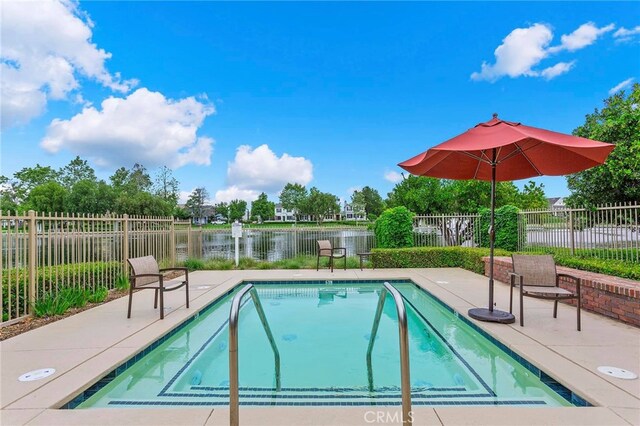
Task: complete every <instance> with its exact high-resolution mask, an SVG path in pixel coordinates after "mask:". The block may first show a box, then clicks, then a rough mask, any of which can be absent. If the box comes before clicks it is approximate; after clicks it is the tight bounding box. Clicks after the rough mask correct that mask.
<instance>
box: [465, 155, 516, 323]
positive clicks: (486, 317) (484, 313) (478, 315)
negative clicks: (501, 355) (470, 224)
mask: <svg viewBox="0 0 640 426" xmlns="http://www.w3.org/2000/svg"><path fill="white" fill-rule="evenodd" d="M492 151H493V153H492V159H491V221H490V222H489V308H473V309H469V316H470V317H471V318H475V319H477V320H478V321H487V322H497V323H501V324H511V323H513V322H515V320H516V317H515V316H513V314H511V313H509V312H505V311H500V310H498V309H493V249H494V246H495V242H496V233H495V229H494V226H495V215H496V165H497V161H496V160H497V152H496V149H495V148H493V150H492Z"/></svg>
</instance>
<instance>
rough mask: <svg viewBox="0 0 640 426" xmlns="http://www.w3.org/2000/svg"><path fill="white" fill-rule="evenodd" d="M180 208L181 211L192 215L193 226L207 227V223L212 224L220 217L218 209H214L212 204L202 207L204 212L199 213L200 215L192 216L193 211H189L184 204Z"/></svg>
mask: <svg viewBox="0 0 640 426" xmlns="http://www.w3.org/2000/svg"><path fill="white" fill-rule="evenodd" d="M178 207H180V208H181V209H184V210H185V211H186V212H187V213H189V214H190V216H191V223H192V224H193V225H198V226H201V225H206V224H207V223H209V222H211V221H212V220H215V219H217V218H218V215H216V209H215V207H213V206H212V205H210V204H205V205H203V206H202V210H201V211H200V212H199V213H198V214H195V215H194V214H192V213H191V211H189V209H188V208H187V206H186V205H184V204H179V205H178Z"/></svg>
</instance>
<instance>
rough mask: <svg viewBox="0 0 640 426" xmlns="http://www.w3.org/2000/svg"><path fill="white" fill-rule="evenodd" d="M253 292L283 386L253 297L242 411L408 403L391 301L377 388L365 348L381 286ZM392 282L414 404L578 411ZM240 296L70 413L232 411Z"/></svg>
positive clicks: (382, 331) (541, 379) (409, 286)
mask: <svg viewBox="0 0 640 426" xmlns="http://www.w3.org/2000/svg"><path fill="white" fill-rule="evenodd" d="M254 284H255V287H256V289H257V292H258V295H259V298H260V300H261V303H262V306H263V308H264V311H265V315H266V317H267V320H268V322H269V325H270V327H271V330H272V332H273V335H274V337H275V340H276V344H277V346H278V349H279V352H280V357H281V380H282V385H281V389H280V390H279V391H278V390H276V386H275V372H274V359H273V353H272V350H271V346H270V345H269V341H268V340H267V338H266V335H265V332H264V329H263V328H262V325H261V323H260V320H259V317H258V315H257V312H256V309H255V306H254V305H253V303H252V302H251V298H249V297H246V298H245V302H244V303H243V304H242V307H241V310H240V317H239V326H238V330H239V364H240V368H239V371H240V375H239V376H240V402H241V404H243V405H399V404H400V402H401V395H400V388H399V384H400V361H399V352H400V351H399V344H398V323H397V314H396V308H395V304H394V302H393V299H392V298H390V297H387V299H386V302H385V305H384V309H383V313H382V318H381V320H380V326H379V330H378V335H377V337H376V342H375V347H374V349H373V357H372V361H373V362H372V364H373V383H374V389H373V391H370V389H369V386H368V375H367V367H366V351H367V346H368V343H369V338H370V333H371V328H372V324H373V320H374V316H375V310H376V307H377V303H378V298H379V294H380V291H381V289H382V282H361V281H348V282H339V281H333V282H322V283H320V282H315V283H305V282H300V283H288V284H277V283H259V282H256V283H254ZM393 285H394V286H395V287H396V288H397V289H398V291H399V292H400V293H401V294H402V296H403V298H404V300H405V304H406V306H407V319H408V327H409V353H410V365H411V383H412V401H413V404H414V405H531V406H534V405H535V406H570V405H572V404H571V402H570V401H571V400H572V398H573V400H574V402H576V401H578V402H580V399H579V398H577V397H575V396H574V395H572V394H571V392H570V391H568V390H567V389H566V388H562V387H559V386H558V385H557V383H555V382H554V381H553V380H552V379H550V378H549V377H548V376H546V375H545V374H544V373H542V372H540V371H539V370H537V369H536V368H535V367H533V366H531V365H530V364H528V363H526V361H524V360H522V359H520V360H519V361H521V362H518V361H517V360H516V359H514V358H513V357H512V355H513V354H509V353H507V352H506V351H505V350H504V349H505V348H504V347H502V348H501V347H500V346H501V345H500V344H496V343H494V342H492V341H490V340H489V339H487V338H486V337H484V336H483V335H482V334H481V333H479V332H478V331H476V330H475V329H474V327H473V326H472V325H470V324H468V323H467V322H466V320H463V319H462V318H461V317H458V316H457V315H456V314H455V313H454V312H452V311H451V310H450V309H448V308H447V307H446V306H444V305H443V304H442V303H440V302H439V301H437V300H436V299H434V298H433V297H431V296H430V295H429V294H428V293H427V292H425V291H424V290H422V289H421V288H419V287H418V286H416V285H415V284H414V283H412V282H410V281H400V282H394V283H393ZM241 287H242V286H238V287H236V288H235V289H234V290H233V291H232V292H230V293H229V294H227V295H225V296H223V297H221V298H220V299H219V300H217V301H216V302H214V303H213V304H212V305H211V306H209V307H208V308H206V309H205V310H203V311H202V312H201V313H200V314H198V315H197V317H196V318H195V319H194V320H192V321H191V322H189V323H188V324H187V325H185V326H183V327H182V328H181V329H180V330H178V331H177V332H175V333H173V334H172V335H171V336H170V337H168V338H165V339H163V340H162V341H160V342H158V344H157V345H156V346H157V347H155V348H154V349H153V350H150V351H145V353H143V354H141V355H139V356H138V357H137V358H139V359H138V360H137V362H135V363H131V365H127V366H123V367H120V368H119V369H118V370H116V371H115V372H113V373H112V374H111V375H110V376H108V377H107V378H105V379H104V380H102V381H101V382H100V383H99V384H98V385H97V386H95V387H94V388H92V389H89V390H88V391H86V392H84V393H83V394H82V395H80V396H79V397H78V398H77V399H76V400H75V401H74V402H73V403H72V404H71V406H77V407H78V408H88V407H122V406H203V405H205V406H214V405H227V404H228V402H229V351H228V344H229V334H228V327H227V325H228V319H229V308H230V304H231V299H232V298H233V295H234V294H235V293H236V292H237V291H238V290H239V288H241ZM507 351H508V350H507ZM516 357H517V356H516ZM115 373H118V374H117V375H116V374H115ZM554 389H555V390H554ZM556 390H559V391H560V393H558V392H556ZM561 393H562V395H561Z"/></svg>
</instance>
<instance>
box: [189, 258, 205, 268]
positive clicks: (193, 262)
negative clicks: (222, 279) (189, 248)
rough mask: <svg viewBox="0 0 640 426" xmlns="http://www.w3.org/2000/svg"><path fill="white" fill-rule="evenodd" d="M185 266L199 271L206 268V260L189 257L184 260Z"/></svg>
mask: <svg viewBox="0 0 640 426" xmlns="http://www.w3.org/2000/svg"><path fill="white" fill-rule="evenodd" d="M184 266H185V268H187V269H189V270H190V271H198V270H200V269H204V261H203V260H202V259H195V258H189V259H187V260H185V261H184Z"/></svg>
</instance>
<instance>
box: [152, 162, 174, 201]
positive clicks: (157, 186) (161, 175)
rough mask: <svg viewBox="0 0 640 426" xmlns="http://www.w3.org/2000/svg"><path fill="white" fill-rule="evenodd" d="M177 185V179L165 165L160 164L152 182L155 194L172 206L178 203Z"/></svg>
mask: <svg viewBox="0 0 640 426" xmlns="http://www.w3.org/2000/svg"><path fill="white" fill-rule="evenodd" d="M179 186H180V183H179V182H178V179H176V178H175V177H174V176H173V172H172V171H171V169H170V168H168V167H167V166H162V167H161V168H160V169H159V170H158V172H157V173H156V178H155V181H154V184H153V190H154V192H155V194H156V195H157V196H158V197H160V198H162V199H163V200H165V201H167V202H168V203H169V204H171V205H173V206H175V205H176V204H178V197H179Z"/></svg>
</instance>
